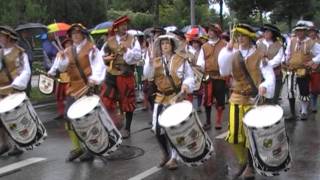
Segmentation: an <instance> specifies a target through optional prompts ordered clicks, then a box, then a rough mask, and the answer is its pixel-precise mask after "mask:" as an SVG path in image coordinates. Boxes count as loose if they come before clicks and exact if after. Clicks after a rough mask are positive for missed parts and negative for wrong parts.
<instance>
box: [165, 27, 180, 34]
mask: <svg viewBox="0 0 320 180" xmlns="http://www.w3.org/2000/svg"><path fill="white" fill-rule="evenodd" d="M164 29H165V30H166V32H167V33H168V32H173V31H175V30H177V29H178V28H177V26H167V27H165V28H164Z"/></svg>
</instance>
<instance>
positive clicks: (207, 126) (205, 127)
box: [203, 123, 211, 131]
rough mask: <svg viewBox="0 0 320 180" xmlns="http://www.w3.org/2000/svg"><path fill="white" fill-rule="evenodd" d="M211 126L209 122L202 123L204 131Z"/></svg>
mask: <svg viewBox="0 0 320 180" xmlns="http://www.w3.org/2000/svg"><path fill="white" fill-rule="evenodd" d="M210 128H211V124H207V123H206V124H204V126H203V130H205V131H207V130H209V129H210Z"/></svg>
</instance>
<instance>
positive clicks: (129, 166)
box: [0, 95, 320, 180]
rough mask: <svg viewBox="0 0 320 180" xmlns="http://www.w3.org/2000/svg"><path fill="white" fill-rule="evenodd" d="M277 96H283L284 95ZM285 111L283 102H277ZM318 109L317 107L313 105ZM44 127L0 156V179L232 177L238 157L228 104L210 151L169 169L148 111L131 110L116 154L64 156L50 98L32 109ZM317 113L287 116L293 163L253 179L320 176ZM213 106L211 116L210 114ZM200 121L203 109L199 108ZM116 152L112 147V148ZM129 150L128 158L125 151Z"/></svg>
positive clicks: (65, 143)
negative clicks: (35, 141) (24, 147)
mask: <svg viewBox="0 0 320 180" xmlns="http://www.w3.org/2000/svg"><path fill="white" fill-rule="evenodd" d="M282 97H285V96H284V95H283V96H282ZM281 105H282V107H283V108H284V111H285V115H287V114H288V102H287V101H286V99H283V100H282V103H281ZM318 109H319V108H318ZM36 111H37V113H38V115H39V116H40V119H41V120H42V121H43V122H44V124H45V127H46V128H47V130H48V138H47V140H46V141H45V142H44V143H43V144H41V145H40V146H39V147H38V148H36V149H34V150H32V151H28V152H25V153H24V154H23V155H21V156H18V157H9V156H1V157H0V179H5V180H27V179H28V180H91V179H92V180H93V179H94V180H126V179H130V180H137V179H145V180H207V179H208V180H209V179H210V180H212V179H215V180H229V179H230V180H231V179H232V174H233V173H234V171H235V169H236V166H237V163H236V160H235V158H234V157H235V156H234V153H233V151H232V149H231V147H230V145H229V144H228V143H226V142H225V141H224V137H225V135H226V131H227V122H228V108H227V109H226V110H225V112H224V120H223V128H222V130H215V129H214V128H212V129H211V130H209V131H208V135H209V137H210V139H211V140H212V141H213V144H214V148H215V154H214V155H213V156H212V157H211V158H210V159H209V161H207V162H206V163H204V164H203V165H201V166H198V167H187V166H185V165H183V164H182V163H179V168H178V169H177V170H175V171H169V170H167V169H165V168H158V167H157V165H158V163H159V161H160V158H161V153H160V149H159V146H158V144H157V141H156V139H155V136H154V134H153V133H152V132H151V131H150V121H151V112H149V111H142V110H141V106H140V107H139V110H138V111H136V112H135V113H134V120H133V123H132V133H131V137H130V138H129V139H127V140H124V141H123V145H126V146H124V147H131V149H136V152H134V151H133V150H128V151H124V152H125V153H123V154H121V153H120V154H118V155H119V157H118V158H114V157H110V158H96V159H95V160H94V161H93V162H78V161H75V162H71V163H70V162H65V158H66V156H67V154H68V152H69V150H70V149H71V143H70V141H69V139H68V136H67V133H66V131H65V130H64V120H63V119H59V120H55V119H54V117H56V115H57V113H56V110H55V104H44V105H42V106H39V107H37V109H36ZM319 114H320V113H317V114H311V115H310V116H309V118H308V120H307V121H300V120H290V121H286V130H287V134H288V137H289V142H290V152H291V156H292V167H291V169H290V170H289V171H288V172H283V173H281V175H280V176H276V177H264V176H260V175H258V174H255V179H256V180H269V179H270V180H288V179H290V180H319V179H320V170H319V167H320V151H319V149H320V131H319V129H320V121H319V120H320V115H319ZM214 115H215V114H214V112H213V115H212V116H213V117H214ZM199 116H200V119H201V121H202V122H204V119H205V118H204V112H202V113H199ZM116 153H117V152H116ZM128 155H132V157H131V158H130V157H129V158H126V156H128Z"/></svg>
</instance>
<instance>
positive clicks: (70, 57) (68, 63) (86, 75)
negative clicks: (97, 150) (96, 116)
mask: <svg viewBox="0 0 320 180" xmlns="http://www.w3.org/2000/svg"><path fill="white" fill-rule="evenodd" d="M67 35H68V37H70V38H71V39H72V42H73V45H72V46H71V47H68V48H66V49H65V50H64V51H60V52H59V53H58V54H57V59H56V62H57V63H55V65H54V66H55V68H51V70H52V71H49V72H48V74H49V75H51V76H55V75H56V70H59V72H67V74H68V76H69V83H68V87H67V92H66V95H67V96H68V100H67V106H68V107H70V105H71V104H72V103H73V102H75V100H76V99H78V98H80V97H82V96H83V95H86V94H87V93H88V92H89V91H90V89H92V87H94V86H96V85H100V84H101V83H102V82H103V80H104V78H105V72H106V67H105V65H104V62H103V59H102V54H101V53H100V51H99V49H97V48H96V47H95V46H94V45H93V44H92V43H91V42H90V41H89V33H88V31H87V29H86V28H85V27H84V26H83V25H82V24H73V25H71V27H70V28H69V30H68V31H67ZM66 129H67V131H68V134H69V137H70V139H71V142H72V145H73V150H71V151H70V153H69V155H68V157H67V161H73V160H75V159H77V158H79V157H80V161H88V160H93V159H94V157H93V155H92V154H91V153H89V152H88V151H87V150H86V149H85V148H84V147H81V143H80V141H79V139H78V137H77V136H76V134H75V132H74V130H73V128H72V124H71V122H70V121H68V122H67V125H66Z"/></svg>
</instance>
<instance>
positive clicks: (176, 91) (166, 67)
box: [162, 61, 184, 94]
mask: <svg viewBox="0 0 320 180" xmlns="http://www.w3.org/2000/svg"><path fill="white" fill-rule="evenodd" d="M162 62H163V63H164V70H165V72H166V76H167V77H168V79H169V81H170V84H171V86H172V87H173V89H174V91H175V93H176V94H178V93H179V91H180V90H179V89H178V87H177V86H176V85H175V84H174V81H173V78H172V76H171V75H170V72H169V68H168V63H167V61H162ZM183 72H184V64H183ZM182 79H184V77H182ZM181 83H182V81H181ZM180 86H181V84H180Z"/></svg>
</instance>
